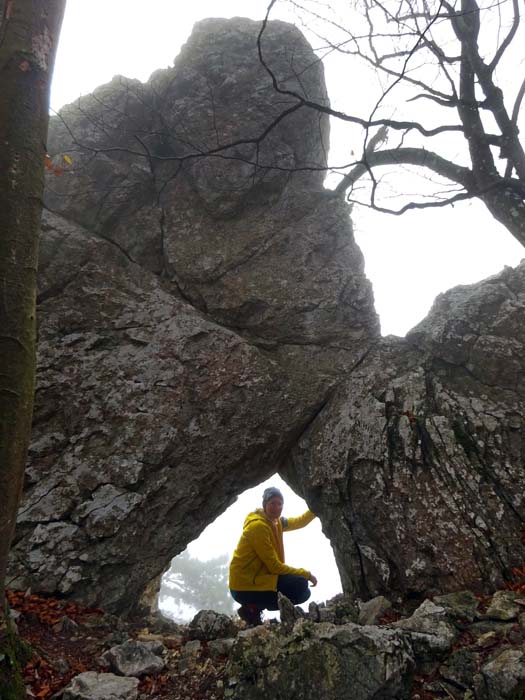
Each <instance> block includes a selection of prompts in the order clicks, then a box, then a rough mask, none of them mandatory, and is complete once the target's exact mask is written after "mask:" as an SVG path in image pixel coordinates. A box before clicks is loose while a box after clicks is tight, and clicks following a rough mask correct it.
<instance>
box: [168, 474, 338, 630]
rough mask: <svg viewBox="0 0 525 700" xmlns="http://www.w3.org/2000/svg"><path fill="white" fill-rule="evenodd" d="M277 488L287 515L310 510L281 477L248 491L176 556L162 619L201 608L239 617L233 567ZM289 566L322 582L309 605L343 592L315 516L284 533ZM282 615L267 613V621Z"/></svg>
mask: <svg viewBox="0 0 525 700" xmlns="http://www.w3.org/2000/svg"><path fill="white" fill-rule="evenodd" d="M268 486H277V488H279V489H280V490H281V491H282V493H283V495H284V499H285V503H284V511H283V512H284V515H285V516H296V515H301V514H302V513H304V511H305V510H306V509H307V508H308V506H307V505H306V503H305V501H304V500H303V499H302V498H300V497H299V496H297V494H295V493H294V492H293V491H292V489H291V488H290V487H289V486H288V484H286V483H285V482H284V481H283V480H282V479H281V478H280V477H279V476H278V475H274V476H272V477H271V478H270V479H268V480H267V481H265V482H263V483H261V484H259V485H258V486H255V487H254V488H251V489H248V490H247V491H245V492H244V493H242V494H241V495H240V496H239V497H238V499H237V501H236V502H235V503H234V504H233V505H231V506H230V507H229V508H228V509H227V510H226V511H225V512H224V513H223V514H222V515H220V516H219V517H218V518H217V519H216V520H215V521H214V522H213V523H211V524H210V525H209V526H208V527H207V528H206V529H205V530H204V531H203V532H202V534H201V535H200V537H199V538H198V539H196V540H194V541H193V542H191V543H190V544H189V545H188V547H187V548H186V549H185V550H184V552H182V553H181V554H179V555H178V556H176V557H174V558H173V560H172V562H171V566H170V568H169V569H168V570H167V571H166V572H165V573H164V575H163V577H162V580H161V586H160V591H159V598H158V606H159V609H160V611H161V613H162V614H163V615H165V616H166V617H170V618H173V619H174V620H176V621H177V622H187V621H188V620H190V619H191V618H192V617H193V616H194V615H195V614H196V613H197V612H198V610H202V609H210V610H216V611H217V612H223V613H226V614H230V615H231V614H234V613H235V610H236V609H237V607H238V605H237V604H236V603H235V602H234V601H233V599H232V598H231V596H230V594H229V590H228V566H229V563H230V558H231V555H232V553H233V550H234V549H235V546H236V544H237V541H238V539H239V537H240V534H241V531H242V524H243V521H244V518H245V516H246V515H247V514H248V513H249V512H250V511H252V510H255V508H259V507H260V506H261V497H262V493H263V491H264V489H265V488H267V487H268ZM284 544H285V552H286V562H287V563H288V564H290V565H291V566H298V567H303V568H306V569H309V570H310V571H312V573H313V574H315V576H317V579H318V584H317V586H316V587H315V588H312V589H311V593H312V595H311V598H310V600H309V601H308V602H307V603H304V604H303V606H302V607H303V608H304V609H305V610H307V609H308V604H309V603H310V601H316V602H323V601H325V600H328V599H330V598H332V597H333V596H334V595H336V594H337V593H340V592H341V590H342V588H341V579H340V577H339V572H338V570H337V565H336V563H335V558H334V554H333V551H332V547H331V545H330V542H329V540H328V538H327V537H326V536H325V535H324V534H323V532H322V530H321V523H320V521H319V519H318V518H316V519H315V520H314V521H313V522H312V523H310V524H309V525H308V526H307V527H306V528H304V529H302V530H297V531H293V532H289V533H287V534H286V535H285V541H284ZM277 615H278V613H270V612H268V611H266V612H265V617H267V618H270V617H275V616H277Z"/></svg>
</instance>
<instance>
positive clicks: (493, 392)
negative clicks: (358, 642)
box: [286, 262, 525, 598]
mask: <svg viewBox="0 0 525 700" xmlns="http://www.w3.org/2000/svg"><path fill="white" fill-rule="evenodd" d="M524 321H525V262H524V263H522V264H521V265H520V266H519V267H518V268H516V269H515V270H513V269H510V268H509V269H506V270H505V271H504V272H502V273H501V274H500V275H497V276H495V277H493V278H491V279H488V280H486V281H484V282H481V283H478V284H475V285H471V286H468V287H458V288H455V289H453V290H451V291H449V292H447V293H446V294H443V295H441V296H440V297H439V298H438V299H437V300H436V302H435V304H434V307H433V308H432V310H431V312H430V314H429V316H428V317H427V318H426V319H425V320H424V321H423V322H422V323H421V324H420V325H419V326H417V327H416V328H414V329H413V330H412V331H411V332H410V333H409V334H408V335H407V337H406V339H402V338H394V337H388V338H384V339H383V340H382V341H381V343H380V344H378V345H377V346H376V347H375V348H374V350H373V351H372V352H371V353H369V355H368V356H367V357H366V359H365V360H364V362H363V363H362V364H361V365H360V366H359V368H357V369H356V370H354V371H353V372H351V373H350V374H349V376H348V377H347V378H346V379H345V381H344V382H342V383H341V385H340V386H339V388H338V390H337V392H336V395H335V396H334V397H333V399H332V401H331V402H330V403H329V405H327V406H326V407H325V408H324V410H323V412H322V415H320V416H318V418H317V420H316V421H315V423H313V424H312V425H311V426H310V427H309V429H308V430H307V431H306V432H305V434H304V435H302V436H301V439H300V441H299V443H298V445H297V447H296V448H294V450H293V466H292V468H291V469H289V470H288V471H286V474H287V475H288V478H289V479H290V480H291V481H292V483H294V484H295V485H296V488H298V489H300V490H301V491H302V492H303V493H305V494H306V495H307V498H308V501H309V502H310V503H311V504H312V505H313V507H314V509H315V510H316V512H318V513H320V515H321V517H322V519H323V526H324V529H325V532H326V534H327V535H328V536H329V537H330V540H331V542H332V544H333V546H334V550H335V554H336V559H337V561H338V562H339V569H340V571H341V575H342V577H343V585H344V587H345V588H346V590H348V591H350V590H352V591H354V592H356V593H357V594H358V595H359V596H361V597H363V598H368V597H370V596H373V595H376V594H380V593H387V592H389V591H390V592H392V591H397V592H399V593H401V594H402V595H403V596H409V595H420V594H422V593H428V592H431V591H434V592H440V591H447V590H457V589H458V588H461V587H468V588H471V589H474V590H481V589H491V588H492V589H494V588H495V587H496V586H498V585H500V584H501V583H502V581H503V580H505V579H506V580H510V578H511V577H512V565H513V563H514V564H516V563H518V562H520V561H521V560H522V559H523V557H524V551H523V544H522V541H521V530H522V526H523V522H524V519H525V502H524V493H525V491H524V487H525V473H524V471H523V464H524V458H525V449H524V446H525V442H524V418H523V416H524V408H525V383H524V377H525V373H524V370H525V366H524V357H525V323H524Z"/></svg>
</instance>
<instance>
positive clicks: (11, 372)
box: [0, 0, 65, 698]
mask: <svg viewBox="0 0 525 700" xmlns="http://www.w3.org/2000/svg"><path fill="white" fill-rule="evenodd" d="M64 8H65V0H5V1H4V2H0V12H1V13H2V18H1V24H0V88H1V89H0V143H1V148H0V652H2V653H0V659H2V658H3V661H2V662H0V667H1V666H2V665H5V664H6V661H7V662H8V661H9V654H6V653H5V651H6V650H5V649H2V647H1V645H2V644H3V643H4V642H5V643H6V635H5V620H4V619H3V618H4V605H3V600H4V588H5V571H6V561H7V554H8V551H9V546H10V542H11V538H12V536H13V530H14V526H15V518H16V511H17V507H18V502H19V498H20V493H21V489H22V481H23V474H24V463H25V459H26V453H27V448H28V444H29V437H30V430H31V415H32V409H33V391H34V379H35V336H36V331H35V296H36V272H37V250H38V230H39V222H40V215H41V210H42V192H43V186H44V158H45V153H46V136H47V126H48V117H49V114H48V112H49V88H50V83H51V76H52V68H53V63H54V58H55V52H56V44H57V40H58V35H59V31H60V26H61V23H62V17H63V14H64ZM2 654H3V655H4V656H3V657H2ZM7 665H8V666H9V664H7ZM4 670H5V669H2V668H0V677H2V678H3V671H4ZM6 682H8V681H6ZM4 693H7V690H4V689H2V698H3V697H4ZM13 693H18V691H17V690H15V688H14V685H13ZM13 697H17V695H16V694H15V695H13Z"/></svg>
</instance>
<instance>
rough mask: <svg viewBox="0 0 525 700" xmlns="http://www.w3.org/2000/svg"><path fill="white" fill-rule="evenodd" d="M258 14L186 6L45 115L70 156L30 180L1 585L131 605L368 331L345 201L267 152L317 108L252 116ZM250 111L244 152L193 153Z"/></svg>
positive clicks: (263, 80) (294, 158) (319, 141)
mask: <svg viewBox="0 0 525 700" xmlns="http://www.w3.org/2000/svg"><path fill="white" fill-rule="evenodd" d="M259 28H260V25H259V23H257V22H251V21H248V20H232V21H229V20H213V21H212V20H210V21H206V22H202V23H199V24H198V25H197V26H196V29H195V32H194V34H193V36H192V38H191V39H190V41H189V42H188V44H187V45H186V46H185V48H184V49H183V51H182V53H181V55H180V57H179V58H178V59H177V62H176V65H175V67H174V68H173V69H169V70H167V71H164V72H159V73H156V74H155V75H154V76H153V77H152V79H151V80H150V82H149V83H148V84H147V85H141V84H139V83H137V82H135V81H128V80H124V79H115V80H114V81H112V83H110V84H109V85H107V86H103V87H102V88H99V89H98V90H96V91H95V93H94V94H93V95H92V96H88V97H86V98H82V99H81V100H80V102H79V104H76V105H72V106H70V107H67V108H65V109H64V110H63V113H62V115H61V119H59V120H54V122H53V125H52V129H51V134H50V148H51V152H52V153H53V154H54V153H55V152H56V151H61V152H67V153H68V154H69V155H70V157H71V159H72V160H73V167H72V169H68V170H67V171H66V172H65V173H64V174H63V175H62V177H60V178H57V177H55V176H51V177H50V179H49V182H48V189H47V202H48V206H49V207H50V208H51V209H53V212H54V213H50V212H47V213H46V215H45V217H44V220H43V225H42V241H41V261H40V271H39V288H40V293H39V309H38V311H39V319H40V330H39V358H38V388H37V393H36V406H35V417H34V433H33V443H32V446H31V450H30V457H29V464H28V469H27V486H26V493H25V497H24V501H23V504H22V507H21V509H20V517H19V523H18V530H17V539H16V541H15V543H14V547H13V552H12V563H11V579H10V585H11V586H12V587H14V588H26V587H29V586H30V587H31V588H32V589H33V590H40V591H47V592H50V593H51V592H58V593H61V594H64V595H71V596H75V597H77V598H80V599H82V600H83V601H85V602H87V603H91V604H97V605H102V606H103V607H105V608H106V609H110V610H116V611H120V610H127V609H129V608H130V607H132V606H133V605H135V603H136V602H137V600H138V599H139V598H140V596H141V594H142V593H143V592H144V589H145V588H146V587H147V585H148V582H149V581H151V580H152V579H154V578H155V577H156V576H158V575H159V574H160V573H161V572H162V571H163V570H164V569H165V568H166V567H167V565H168V563H169V561H170V559H171V558H172V557H173V556H174V555H176V554H177V553H179V552H180V551H182V550H183V549H184V548H185V546H186V545H187V543H188V542H189V541H191V540H193V539H195V538H196V537H197V536H198V535H199V533H200V532H201V530H202V529H203V528H204V527H205V526H206V525H207V524H208V523H209V522H212V521H213V520H214V519H215V518H216V517H217V515H219V514H220V513H221V512H222V511H223V510H224V509H225V508H226V507H227V506H228V505H230V504H231V503H232V502H233V500H234V499H235V497H236V495H237V494H239V493H241V492H242V491H244V490H245V489H246V488H248V487H249V486H253V485H254V484H256V483H258V482H259V481H261V480H262V479H264V478H266V477H268V476H269V475H270V474H272V473H274V472H275V471H276V470H277V469H279V467H280V465H281V464H282V462H283V461H284V460H285V459H286V458H287V455H288V452H289V449H290V446H291V445H292V444H293V443H294V441H295V439H296V436H297V435H298V434H300V433H301V432H302V431H303V430H304V429H305V427H306V426H307V425H308V423H309V422H310V421H311V420H312V419H313V418H314V417H315V415H316V413H317V412H318V411H319V409H320V407H321V406H322V405H323V404H324V402H325V401H326V399H327V396H328V394H329V392H330V391H331V389H332V388H333V386H334V385H335V383H336V381H337V379H338V377H339V376H340V374H341V372H343V371H344V370H346V369H350V368H351V367H352V366H353V365H354V364H356V363H358V362H359V361H360V360H361V358H362V357H363V356H364V355H365V354H366V352H367V351H368V349H369V347H370V346H371V345H372V344H373V343H374V342H375V341H376V339H377V337H378V335H379V326H378V320H377V315H376V313H375V310H374V307H373V298H372V292H371V286H370V284H369V282H368V280H367V279H366V278H365V276H364V272H363V259H362V255H361V253H360V251H359V249H358V248H357V246H356V244H355V242H354V239H353V235H352V230H351V227H350V223H349V220H348V215H347V210H346V208H345V206H344V205H343V204H342V203H341V202H336V201H334V199H333V198H332V197H330V195H329V193H327V192H325V191H324V190H323V189H322V183H321V180H322V175H321V174H319V172H318V170H316V169H313V170H307V171H304V172H303V171H301V172H299V173H297V174H295V173H292V172H290V171H289V170H290V168H298V167H303V166H304V167H306V165H309V166H312V164H314V163H317V165H322V164H324V162H325V161H324V157H325V156H324V153H325V146H326V139H327V136H328V134H327V123H326V122H325V121H324V120H323V119H321V120H319V119H318V117H317V116H315V115H314V114H313V113H310V112H308V111H306V110H304V109H298V110H297V111H296V112H295V111H293V110H292V112H291V116H290V118H289V119H287V120H282V121H281V122H279V123H278V125H277V126H276V128H275V129H273V130H272V129H270V126H271V124H272V122H273V120H274V119H275V117H276V115H278V114H279V113H280V110H281V109H282V106H283V97H282V95H279V94H277V93H276V92H275V91H274V89H273V88H272V82H271V79H270V77H269V75H268V74H267V72H266V71H265V70H264V69H263V68H262V67H261V65H260V63H259V60H258V57H257V51H256V40H257V34H258V31H259ZM265 42H266V43H265V44H264V46H265V47H266V48H265V49H264V50H265V52H266V51H267V52H268V55H269V61H270V63H271V66H272V70H273V71H275V74H276V76H277V77H278V79H279V80H282V85H283V87H285V88H286V89H292V88H293V89H294V90H297V91H302V92H301V94H304V91H305V90H306V91H308V94H310V95H312V96H313V95H315V96H316V97H319V98H320V99H325V98H326V93H325V87H324V81H323V76H322V68H321V66H320V64H319V63H318V62H317V61H315V60H314V58H315V57H314V54H313V52H312V50H311V49H310V47H309V46H308V44H307V43H306V42H305V40H304V39H303V37H302V36H301V34H300V33H299V32H298V31H297V30H296V29H295V28H293V27H291V26H289V25H286V24H283V23H280V22H277V23H272V24H271V25H270V26H269V28H268V32H267V34H266V39H265ZM212 59H213V60H212ZM292 60H293V67H294V70H293V71H292V72H291V73H290V70H291V67H290V66H291V63H290V61H292ZM294 71H295V73H294ZM297 71H299V72H300V74H301V78H300V80H299V79H297V78H294V77H290V76H291V75H294V74H297ZM241 96H243V97H242V99H243V100H244V101H243V102H242V101H241ZM284 102H285V103H286V105H288V106H289V107H290V108H291V107H293V104H296V103H297V100H292V101H291V102H290V100H289V99H288V98H286V99H284ZM292 103H293V104H292ZM66 126H67V128H66ZM265 129H270V130H269V134H270V137H271V138H270V141H268V142H266V141H265V142H264V144H261V149H259V152H258V155H257V159H255V160H254V159H253V157H252V156H253V153H255V152H256V151H257V149H256V147H255V143H254V144H252V145H251V146H250V147H248V145H247V144H244V145H243V146H242V148H241V147H240V146H238V147H237V146H236V147H235V149H237V150H235V151H234V152H233V151H231V149H230V148H227V149H226V150H224V149H223V150H222V151H221V158H220V159H219V158H216V157H212V156H209V157H207V158H203V157H201V154H202V151H203V150H206V149H208V150H213V149H214V148H216V147H217V144H218V143H220V144H230V143H232V142H234V141H239V140H243V139H244V140H246V139H248V137H253V136H254V134H255V135H258V134H259V133H260V132H262V131H264V130H265ZM232 148H233V147H232ZM239 148H240V149H241V150H240V151H239V150H238V149H239ZM141 149H142V150H141ZM250 149H251V150H250ZM232 153H234V154H235V159H233V160H232V158H231V156H232ZM243 154H244V155H243ZM241 155H242V157H243V158H244V159H245V160H239V158H240V157H241ZM197 156H199V157H197ZM174 159H175V160H174ZM271 159H277V160H278V162H279V163H280V166H279V167H280V168H281V169H279V170H276V169H273V170H269V169H268V167H269V165H270V164H271V163H270V160H271ZM252 161H253V163H252ZM271 162H272V163H273V161H271ZM274 165H275V163H274ZM284 165H286V168H287V169H286V170H283V169H282V168H284Z"/></svg>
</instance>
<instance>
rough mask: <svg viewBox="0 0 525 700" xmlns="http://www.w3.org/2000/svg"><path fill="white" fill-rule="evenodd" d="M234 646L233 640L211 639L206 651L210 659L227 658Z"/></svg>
mask: <svg viewBox="0 0 525 700" xmlns="http://www.w3.org/2000/svg"><path fill="white" fill-rule="evenodd" d="M234 644H235V638H234V637H233V638H230V639H212V640H211V641H210V643H209V644H208V651H209V653H210V656H211V657H212V659H216V658H217V657H219V656H228V655H229V653H230V652H231V650H232V647H233V645H234Z"/></svg>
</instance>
